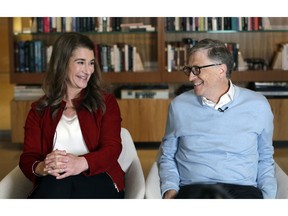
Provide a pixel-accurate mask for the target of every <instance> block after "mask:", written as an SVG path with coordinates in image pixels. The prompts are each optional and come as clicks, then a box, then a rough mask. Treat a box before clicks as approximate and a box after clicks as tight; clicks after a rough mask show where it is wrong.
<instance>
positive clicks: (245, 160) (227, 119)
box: [158, 39, 277, 199]
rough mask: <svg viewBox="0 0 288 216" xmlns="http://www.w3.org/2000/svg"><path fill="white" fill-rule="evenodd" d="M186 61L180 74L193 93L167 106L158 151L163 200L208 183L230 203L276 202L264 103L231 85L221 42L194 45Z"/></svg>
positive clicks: (227, 58)
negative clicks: (244, 200) (231, 200)
mask: <svg viewBox="0 0 288 216" xmlns="http://www.w3.org/2000/svg"><path fill="white" fill-rule="evenodd" d="M188 60H189V62H188V64H189V66H186V67H184V69H183V70H184V73H185V74H186V75H187V76H188V77H189V81H190V82H191V83H192V84H193V86H194V89H193V90H191V91H188V92H185V93H183V94H181V95H179V96H177V97H176V98H175V99H174V100H173V101H172V102H171V104H170V108H169V114H168V119H167V125H166V131H165V135H164V137H163V140H162V144H161V146H160V152H161V154H160V157H159V161H158V163H159V175H160V181H161V193H162V197H163V198H175V197H177V194H178V192H179V190H180V191H182V190H183V189H184V188H185V187H184V186H187V185H191V187H197V185H199V184H211V185H217V186H221V187H222V188H223V189H224V190H225V191H226V192H227V193H228V195H229V197H231V198H256V199H261V198H275V196H276V187H277V185H276V179H275V175H274V159H273V152H274V149H273V145H272V138H273V113H272V111H271V108H270V105H269V103H268V101H267V99H266V98H265V97H264V96H263V95H260V94H258V93H256V92H253V91H251V90H248V89H245V88H241V87H238V86H236V85H234V84H233V83H232V81H231V80H230V77H231V72H232V68H233V65H234V61H233V56H232V54H231V53H230V51H229V50H228V49H227V47H226V46H225V44H224V43H222V42H221V41H217V40H212V39H204V40H201V41H199V42H198V43H197V44H196V45H194V46H193V47H192V48H191V50H190V52H189V56H188ZM190 191H192V192H191V193H193V190H190ZM195 191H196V190H195ZM181 194H183V193H181ZM189 197H193V196H192V195H191V196H189ZM182 198H183V197H182Z"/></svg>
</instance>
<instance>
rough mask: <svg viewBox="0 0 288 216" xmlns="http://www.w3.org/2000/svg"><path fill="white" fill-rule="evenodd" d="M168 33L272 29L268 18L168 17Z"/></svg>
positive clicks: (166, 27) (166, 26)
mask: <svg viewBox="0 0 288 216" xmlns="http://www.w3.org/2000/svg"><path fill="white" fill-rule="evenodd" d="M165 29H166V31H223V30H224V31H225V30H234V31H259V30H267V29H271V25H270V22H269V18H267V17H166V24H165Z"/></svg>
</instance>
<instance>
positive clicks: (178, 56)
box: [165, 38, 239, 72]
mask: <svg viewBox="0 0 288 216" xmlns="http://www.w3.org/2000/svg"><path fill="white" fill-rule="evenodd" d="M196 43H197V40H195V39H193V38H183V39H182V41H169V42H166V45H165V57H166V58H165V68H166V70H167V71H168V72H172V71H180V70H182V68H183V66H185V65H187V64H188V62H187V61H188V59H187V55H188V52H189V49H190V48H191V47H193V46H194V45H195V44H196ZM226 46H227V48H228V49H229V50H230V52H231V53H232V54H233V58H234V63H235V64H234V68H233V69H234V70H238V69H239V68H238V66H239V64H238V62H239V61H238V59H239V56H238V55H239V44H238V43H234V42H227V43H226Z"/></svg>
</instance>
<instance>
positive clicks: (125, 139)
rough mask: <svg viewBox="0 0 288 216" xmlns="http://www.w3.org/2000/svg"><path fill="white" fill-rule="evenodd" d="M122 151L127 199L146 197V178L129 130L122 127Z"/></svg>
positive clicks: (120, 160) (121, 162) (120, 158)
mask: <svg viewBox="0 0 288 216" xmlns="http://www.w3.org/2000/svg"><path fill="white" fill-rule="evenodd" d="M121 139H122V146H123V147H122V152H121V154H120V156H119V159H118V162H119V164H120V166H121V168H122V169H123V171H124V172H125V173H126V174H125V199H144V196H145V178H144V174H143V169H142V166H141V163H140V159H139V157H138V154H137V151H136V148H135V145H134V142H133V140H132V137H131V135H130V133H129V131H128V130H127V129H125V128H121Z"/></svg>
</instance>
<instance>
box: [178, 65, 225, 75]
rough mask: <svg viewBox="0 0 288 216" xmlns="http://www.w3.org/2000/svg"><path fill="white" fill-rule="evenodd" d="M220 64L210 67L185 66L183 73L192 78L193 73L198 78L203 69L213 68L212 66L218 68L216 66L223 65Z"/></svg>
mask: <svg viewBox="0 0 288 216" xmlns="http://www.w3.org/2000/svg"><path fill="white" fill-rule="evenodd" d="M221 64H222V63H220V64H210V65H204V66H192V67H191V66H184V67H183V72H184V74H185V75H186V76H190V74H191V72H192V73H193V74H194V75H195V76H198V75H199V74H200V72H201V69H202V68H206V67H212V66H216V65H221Z"/></svg>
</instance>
